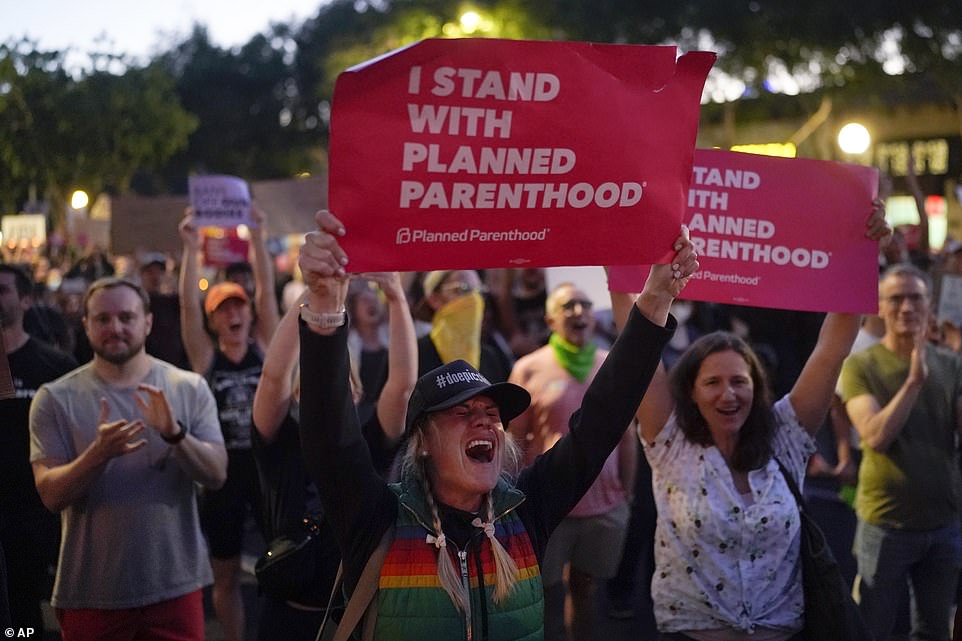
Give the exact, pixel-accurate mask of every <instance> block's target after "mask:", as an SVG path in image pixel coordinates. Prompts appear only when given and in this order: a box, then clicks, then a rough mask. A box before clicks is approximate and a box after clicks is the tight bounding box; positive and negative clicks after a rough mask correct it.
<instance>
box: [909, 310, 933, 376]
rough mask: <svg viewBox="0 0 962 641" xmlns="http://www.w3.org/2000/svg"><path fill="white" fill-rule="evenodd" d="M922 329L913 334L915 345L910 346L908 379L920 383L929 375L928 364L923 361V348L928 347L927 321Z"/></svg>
mask: <svg viewBox="0 0 962 641" xmlns="http://www.w3.org/2000/svg"><path fill="white" fill-rule="evenodd" d="M924 325H925V328H926V329H924V330H922V331H920V332H919V333H918V334H917V335H916V336H915V347H913V348H912V356H911V358H910V360H909V381H911V382H914V383H918V384H920V385H921V384H922V383H924V382H925V379H927V378H928V377H929V366H928V364H927V363H926V362H925V350H927V349H928V344H929V337H928V323H925V324H924Z"/></svg>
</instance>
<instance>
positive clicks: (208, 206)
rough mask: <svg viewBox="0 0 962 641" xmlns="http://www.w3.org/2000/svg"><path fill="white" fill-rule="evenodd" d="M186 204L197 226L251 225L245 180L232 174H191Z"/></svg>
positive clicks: (248, 194) (248, 195)
mask: <svg viewBox="0 0 962 641" xmlns="http://www.w3.org/2000/svg"><path fill="white" fill-rule="evenodd" d="M187 184H188V190H189V191H190V206H191V207H193V209H194V221H195V222H196V224H197V226H198V227H237V226H238V225H247V226H249V227H252V226H254V224H253V221H252V220H251V194H250V189H249V188H248V186H247V182H245V181H244V180H243V179H241V178H238V177H236V176H191V177H190V178H189V179H188V181H187Z"/></svg>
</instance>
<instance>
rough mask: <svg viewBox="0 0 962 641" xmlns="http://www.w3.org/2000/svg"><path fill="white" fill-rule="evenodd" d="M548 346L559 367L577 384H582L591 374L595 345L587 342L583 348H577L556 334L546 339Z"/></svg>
mask: <svg viewBox="0 0 962 641" xmlns="http://www.w3.org/2000/svg"><path fill="white" fill-rule="evenodd" d="M548 344H549V345H551V347H552V348H553V349H554V355H555V357H556V358H557V359H558V362H559V363H561V366H562V367H564V368H565V369H566V370H567V371H568V373H569V374H571V375H572V376H574V377H575V378H576V379H578V382H579V383H584V382H585V380H587V379H588V374H590V373H591V368H592V367H593V366H594V364H595V350H596V349H597V348H598V347H597V345H595V344H594V343H593V342H590V341H589V342H588V344H587V345H585V346H584V347H578V346H577V345H575V344H574V343H569V342H568V341H566V340H565V339H563V338H561V337H560V336H558V334H556V333H552V334H551V336H550V338H548Z"/></svg>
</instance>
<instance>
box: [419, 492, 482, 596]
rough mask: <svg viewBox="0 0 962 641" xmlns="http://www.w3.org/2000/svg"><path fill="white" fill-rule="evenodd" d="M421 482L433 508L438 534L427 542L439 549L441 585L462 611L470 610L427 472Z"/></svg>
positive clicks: (432, 512)
mask: <svg viewBox="0 0 962 641" xmlns="http://www.w3.org/2000/svg"><path fill="white" fill-rule="evenodd" d="M421 483H422V485H423V486H424V497H425V499H426V500H427V503H428V507H429V508H430V509H431V524H432V525H433V526H434V531H435V532H436V533H437V536H432V535H430V534H429V535H428V537H427V542H428V543H432V544H434V546H435V547H436V548H437V549H438V561H437V566H438V580H439V581H440V582H441V587H442V588H444V591H445V592H447V593H448V596H449V597H451V601H452V602H454V607H456V608H457V609H458V610H460V611H461V612H465V613H468V612H469V611H470V603H469V601H468V591H467V587H466V586H465V585H464V584H463V583H462V582H461V574H460V573H459V572H458V571H457V570H455V569H454V565H453V564H452V561H451V556H450V555H449V554H448V552H447V539H446V537H445V536H444V531H443V530H442V529H441V517H440V516H439V515H438V508H437V504H436V503H435V502H434V495H433V494H432V493H431V484H430V483H429V482H428V478H427V474H424V475H422V476H421Z"/></svg>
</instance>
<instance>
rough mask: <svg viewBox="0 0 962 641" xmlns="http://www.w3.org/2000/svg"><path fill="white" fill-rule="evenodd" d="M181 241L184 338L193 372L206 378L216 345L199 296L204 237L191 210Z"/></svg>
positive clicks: (185, 219) (181, 298) (186, 214)
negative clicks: (207, 325) (195, 222)
mask: <svg viewBox="0 0 962 641" xmlns="http://www.w3.org/2000/svg"><path fill="white" fill-rule="evenodd" d="M179 230H180V239H181V241H182V243H183V245H184V250H183V253H182V255H181V259H180V280H179V281H178V292H179V294H180V338H181V341H182V342H183V343H184V349H185V350H186V352H187V360H189V361H190V368H191V369H192V370H194V371H195V372H197V373H198V374H204V373H206V372H207V370H208V369H209V368H210V363H211V361H212V360H213V358H214V345H213V344H212V343H211V340H210V337H209V336H208V335H207V331H206V330H205V329H204V312H203V310H201V308H200V296H198V295H197V282H198V276H199V274H198V270H197V261H198V260H199V258H200V234H199V232H198V230H197V227H196V226H195V225H194V215H193V212H192V211H191V209H190V208H188V209H187V211H186V212H184V218H183V220H181V221H180V227H179Z"/></svg>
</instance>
